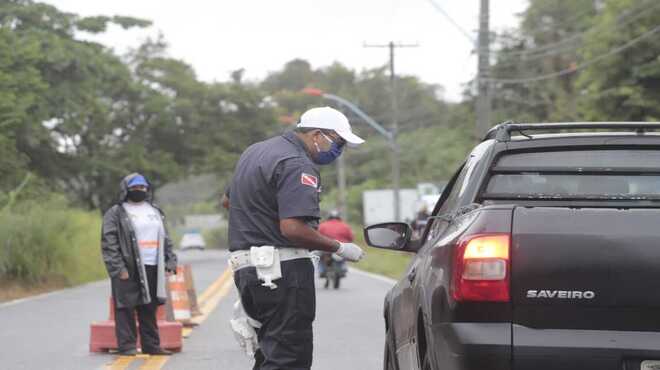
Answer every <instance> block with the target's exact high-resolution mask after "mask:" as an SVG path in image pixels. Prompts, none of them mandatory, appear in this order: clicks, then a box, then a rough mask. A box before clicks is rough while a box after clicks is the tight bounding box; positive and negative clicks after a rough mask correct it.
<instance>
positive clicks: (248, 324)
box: [229, 300, 261, 358]
mask: <svg viewBox="0 0 660 370" xmlns="http://www.w3.org/2000/svg"><path fill="white" fill-rule="evenodd" d="M229 323H230V324H231V328H232V331H233V332H234V338H235V339H236V341H237V342H238V345H239V346H241V348H242V349H243V351H245V354H246V355H247V356H248V357H250V358H252V357H254V353H255V352H256V351H257V349H259V341H258V339H257V331H256V330H255V329H258V328H260V327H261V323H260V322H258V321H256V320H254V319H252V318H251V317H250V316H248V315H247V314H246V313H245V310H244V309H243V304H242V303H241V301H240V300H238V301H236V303H234V310H233V314H232V319H231V320H229Z"/></svg>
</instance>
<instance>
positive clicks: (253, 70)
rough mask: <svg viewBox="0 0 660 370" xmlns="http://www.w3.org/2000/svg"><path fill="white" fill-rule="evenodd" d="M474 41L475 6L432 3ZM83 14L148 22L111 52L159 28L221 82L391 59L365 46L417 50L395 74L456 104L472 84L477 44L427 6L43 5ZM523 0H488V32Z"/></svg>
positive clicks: (369, 2) (511, 17)
mask: <svg viewBox="0 0 660 370" xmlns="http://www.w3.org/2000/svg"><path fill="white" fill-rule="evenodd" d="M434 1H435V3H436V4H438V5H439V6H440V7H441V8H442V9H443V10H444V11H446V12H447V13H448V14H449V15H450V16H451V17H452V19H454V20H455V21H456V22H457V23H458V24H459V25H460V26H461V27H462V28H463V29H465V30H466V31H467V32H468V33H470V34H472V35H473V36H474V38H476V32H475V31H476V29H477V27H478V15H479V0H434ZM45 2H47V3H50V4H53V5H55V6H57V7H58V8H59V9H61V10H64V11H68V12H73V13H77V14H80V15H84V16H87V15H115V14H119V15H129V16H134V17H140V18H146V19H149V20H151V21H153V22H154V25H153V26H152V27H151V28H149V29H147V30H132V31H125V30H122V29H120V28H112V29H110V31H109V32H108V33H106V34H105V35H103V36H100V37H95V40H97V41H100V42H102V43H104V44H106V45H108V46H110V47H112V48H114V49H115V50H116V51H117V52H119V53H123V52H125V51H126V50H127V49H128V48H131V47H136V46H138V45H139V44H140V42H141V40H144V39H145V38H146V37H147V36H149V35H152V36H155V35H157V34H158V33H159V32H162V33H163V35H164V36H165V39H166V40H167V41H168V42H169V44H170V55H171V56H172V57H175V58H179V59H183V60H185V61H186V62H188V63H189V64H191V65H192V66H193V67H194V69H195V70H196V72H197V74H198V76H199V77H200V78H201V79H203V80H206V81H214V80H217V81H226V80H228V79H229V74H230V73H231V71H233V70H236V69H239V68H245V70H246V75H245V76H246V77H247V78H248V79H253V80H254V79H261V78H263V77H265V76H266V75H267V74H268V72H271V71H276V70H279V69H281V68H282V66H283V65H284V63H286V62H287V61H289V60H291V59H294V58H303V59H306V60H308V61H309V62H310V63H311V64H312V66H313V67H314V68H318V67H322V66H327V65H329V64H331V63H332V62H333V61H339V62H341V63H342V64H344V65H346V66H348V67H349V68H353V69H357V70H361V69H363V68H374V67H378V66H382V65H384V64H385V63H386V62H387V60H388V59H387V58H388V52H387V49H378V48H376V49H371V48H364V47H363V44H364V43H365V42H366V43H387V42H389V41H390V40H392V41H395V42H403V43H411V44H415V43H417V44H419V47H417V48H404V49H398V50H397V54H396V63H395V65H396V69H397V73H401V74H408V75H416V76H419V77H420V78H421V79H422V80H423V81H424V82H427V83H434V84H439V85H441V86H443V87H444V89H445V97H446V98H447V99H450V100H459V99H460V95H461V91H462V90H463V87H462V86H463V84H464V83H466V82H467V81H469V80H470V79H472V78H473V76H474V73H475V71H476V58H475V57H474V55H473V53H472V49H473V45H472V44H471V43H470V41H469V40H468V39H467V37H465V36H464V35H463V34H462V33H461V32H460V31H458V30H457V29H456V28H455V27H454V26H452V25H451V24H450V22H449V21H448V20H447V19H446V18H445V17H443V15H442V14H441V13H440V12H439V11H437V10H436V9H435V8H434V7H433V5H432V4H431V3H430V0H334V1H320V0H276V1H275V0H271V1H268V0H261V1H259V0H215V1H212V0H188V1H185V2H184V1H171V0H111V1H110V0H93V1H91V0H46V1H45ZM527 3H528V0H493V1H491V27H492V28H493V29H494V30H496V31H497V30H502V29H503V28H511V27H514V26H516V25H517V24H518V17H517V15H518V14H519V13H520V12H521V11H522V10H524V9H525V7H526V5H527Z"/></svg>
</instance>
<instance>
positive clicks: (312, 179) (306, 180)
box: [300, 172, 319, 189]
mask: <svg viewBox="0 0 660 370" xmlns="http://www.w3.org/2000/svg"><path fill="white" fill-rule="evenodd" d="M300 183H302V184H303V185H307V186H311V187H313V188H314V189H318V187H319V179H318V178H317V177H316V176H313V175H309V174H306V173H304V172H303V173H302V175H300Z"/></svg>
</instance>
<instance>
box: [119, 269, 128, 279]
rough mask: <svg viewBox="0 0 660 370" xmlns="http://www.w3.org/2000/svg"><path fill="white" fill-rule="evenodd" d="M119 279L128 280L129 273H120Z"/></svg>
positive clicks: (124, 271) (123, 271) (122, 271)
mask: <svg viewBox="0 0 660 370" xmlns="http://www.w3.org/2000/svg"><path fill="white" fill-rule="evenodd" d="M119 279H120V280H128V271H126V270H121V272H120V273H119Z"/></svg>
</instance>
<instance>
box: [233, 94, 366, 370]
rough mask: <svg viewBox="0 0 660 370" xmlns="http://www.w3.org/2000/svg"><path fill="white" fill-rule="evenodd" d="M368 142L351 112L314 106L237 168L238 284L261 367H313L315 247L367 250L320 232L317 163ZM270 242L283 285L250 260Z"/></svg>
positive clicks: (356, 255)
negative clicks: (262, 275) (352, 120)
mask: <svg viewBox="0 0 660 370" xmlns="http://www.w3.org/2000/svg"><path fill="white" fill-rule="evenodd" d="M363 142H364V140H362V139H361V138H360V137H358V136H357V135H355V134H353V132H352V131H351V126H350V124H349V122H348V119H347V118H346V116H345V115H344V114H342V113H341V112H339V111H337V110H335V109H332V108H330V107H320V108H312V109H310V110H308V111H306V112H305V113H304V114H303V115H302V116H301V118H300V123H298V125H297V126H296V128H295V129H294V130H293V131H290V132H287V133H285V134H283V135H281V136H277V137H274V138H271V139H269V140H266V141H262V142H259V143H256V144H253V145H251V146H250V147H249V148H247V149H246V150H245V152H243V154H242V155H241V157H240V159H239V161H238V164H237V165H236V169H235V172H234V177H233V179H232V181H231V183H230V185H229V187H228V189H227V191H226V192H225V196H224V197H223V204H224V206H225V207H226V208H228V209H229V250H230V251H231V255H230V264H231V266H232V268H233V270H234V281H235V283H236V287H237V288H238V292H239V296H240V299H241V301H242V303H243V307H244V309H245V312H246V313H247V314H248V315H249V316H250V317H251V318H252V319H254V320H256V321H258V322H259V323H260V327H259V328H258V329H257V337H258V342H259V347H260V349H259V350H258V351H257V352H256V354H255V356H254V357H255V365H254V369H260V370H275V369H287V370H294V369H310V368H311V365H312V352H313V344H312V341H313V340H312V339H313V338H312V322H313V321H314V317H315V314H316V292H315V289H314V267H313V264H312V260H311V257H310V253H309V251H310V250H320V251H325V252H333V253H336V254H338V255H340V256H341V257H343V258H345V259H347V260H349V261H359V260H360V259H361V258H362V257H363V255H364V252H363V251H362V249H361V248H360V247H358V246H357V245H355V244H353V243H342V242H339V241H337V240H333V239H330V238H328V237H325V236H323V235H321V234H320V233H319V232H318V231H317V228H318V222H319V219H320V209H319V194H320V192H321V178H320V176H319V170H318V167H317V165H327V164H330V163H332V162H333V161H334V160H335V159H337V158H338V157H339V156H340V155H341V153H342V151H343V150H344V148H345V146H346V144H347V143H348V144H352V145H358V144H362V143H363ZM264 246H273V247H275V250H276V251H277V253H278V258H279V260H280V261H281V262H280V264H279V267H281V271H279V270H278V269H277V268H276V269H275V270H273V271H277V272H281V277H280V278H277V279H276V280H274V285H275V286H276V287H273V286H269V285H268V284H266V283H264V281H263V280H262V279H260V276H259V274H260V273H259V272H258V269H257V268H256V267H255V266H256V265H255V263H254V259H251V258H252V257H254V256H252V257H251V255H250V250H253V251H254V250H255V249H256V250H260V248H259V247H264ZM253 247H256V248H253ZM266 248H268V247H266ZM266 260H267V258H266ZM275 267H278V266H275Z"/></svg>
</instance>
